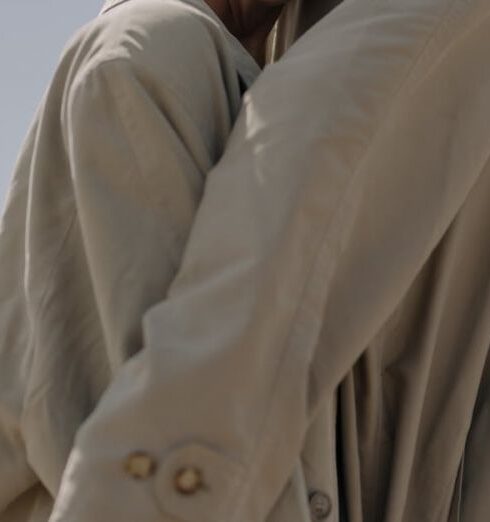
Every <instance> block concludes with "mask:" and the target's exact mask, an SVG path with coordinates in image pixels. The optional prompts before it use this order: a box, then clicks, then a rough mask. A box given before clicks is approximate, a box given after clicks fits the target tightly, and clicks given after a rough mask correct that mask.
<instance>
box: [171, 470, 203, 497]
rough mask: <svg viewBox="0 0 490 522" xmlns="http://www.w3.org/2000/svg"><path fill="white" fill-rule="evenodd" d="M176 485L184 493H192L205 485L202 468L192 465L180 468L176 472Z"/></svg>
mask: <svg viewBox="0 0 490 522" xmlns="http://www.w3.org/2000/svg"><path fill="white" fill-rule="evenodd" d="M174 486H175V489H176V490H177V491H178V492H179V493H181V494H182V495H192V494H193V493H195V492H196V491H197V490H198V489H200V488H201V487H202V486H203V481H202V473H201V470H200V469H198V468H195V467H191V466H189V467H185V468H180V469H179V470H178V471H177V472H176V473H175V476H174Z"/></svg>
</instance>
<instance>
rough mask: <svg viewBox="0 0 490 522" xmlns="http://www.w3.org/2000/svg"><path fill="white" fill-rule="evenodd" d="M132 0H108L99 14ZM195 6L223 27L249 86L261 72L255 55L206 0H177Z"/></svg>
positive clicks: (241, 73)
mask: <svg viewBox="0 0 490 522" xmlns="http://www.w3.org/2000/svg"><path fill="white" fill-rule="evenodd" d="M129 1H131V0H106V1H105V3H104V5H103V7H102V9H101V11H100V13H99V15H102V14H104V13H106V12H107V11H109V10H110V9H112V8H113V7H116V6H117V5H120V4H123V3H125V2H129ZM132 1H136V0H132ZM175 1H178V2H182V3H184V4H188V5H191V6H193V7H194V8H195V9H197V10H198V11H201V12H203V13H205V14H206V15H207V16H209V17H210V18H212V19H213V20H214V21H215V22H216V23H217V24H218V25H219V26H220V27H221V29H222V31H223V33H224V35H225V37H226V39H227V40H228V43H229V44H230V47H231V51H232V54H233V59H234V60H235V63H236V67H237V71H238V73H239V74H240V76H241V77H242V78H243V80H244V81H245V84H246V86H247V88H248V87H250V86H251V85H252V83H253V82H254V81H255V79H256V78H257V76H258V75H259V73H260V70H261V69H260V67H259V65H258V64H257V62H256V61H255V59H254V58H253V56H252V55H251V54H250V53H249V52H248V51H247V50H246V49H245V47H243V45H242V44H241V43H240V41H239V40H238V39H237V38H235V37H234V36H233V35H232V34H231V33H230V32H229V31H228V29H227V28H226V27H225V25H224V24H223V22H222V21H221V19H220V18H219V17H218V15H217V14H216V13H215V12H214V11H213V10H212V9H211V8H210V7H209V5H208V4H207V3H206V2H205V1H204V0H175Z"/></svg>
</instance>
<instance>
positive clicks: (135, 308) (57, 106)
mask: <svg viewBox="0 0 490 522" xmlns="http://www.w3.org/2000/svg"><path fill="white" fill-rule="evenodd" d="M259 72H260V68H259V66H258V65H257V64H256V63H255V61H254V60H253V58H252V57H251V56H250V55H249V54H248V52H247V51H245V49H244V48H243V47H242V45H241V44H240V43H239V42H238V40H236V39H235V38H234V37H233V36H232V35H231V34H230V33H229V32H228V31H227V30H226V29H225V27H224V26H223V24H222V23H221V21H220V20H219V19H218V18H217V16H215V14H214V12H213V11H212V10H211V9H210V8H209V7H208V6H207V5H206V4H205V3H204V2H202V1H200V0H132V1H127V2H121V1H119V2H114V1H113V2H107V3H106V5H105V6H104V8H103V10H102V13H101V14H100V16H98V17H97V18H96V19H95V20H93V21H92V22H90V23H89V24H88V25H86V26H85V27H83V28H82V29H81V30H80V31H79V32H78V33H77V34H76V35H75V36H74V37H73V38H72V40H71V41H70V42H69V43H68V45H67V46H66V48H65V50H64V51H63V53H62V56H61V59H60V62H59V66H58V68H57V71H56V73H55V76H54V78H53V80H52V82H51V84H50V85H49V88H48V89H47V92H46V94H45V96H44V99H43V100H42V103H41V104H40V107H39V110H38V113H37V115H36V117H35V121H34V123H33V125H32V128H31V130H30V133H29V136H28V137H27V140H26V141H25V144H24V146H23V149H22V152H21V156H20V159H19V161H18V163H17V166H16V169H15V172H14V174H13V177H12V181H11V187H10V190H9V193H8V195H7V201H6V206H5V209H4V213H3V216H2V221H1V230H0V267H1V270H0V521H1V522H46V521H47V520H48V517H49V514H50V511H51V509H52V504H53V498H54V497H55V496H56V493H57V491H58V488H59V483H60V480H61V474H62V471H63V468H64V466H65V464H66V459H67V457H68V454H69V451H70V449H71V446H72V444H73V438H74V435H75V433H76V430H77V429H78V428H79V426H80V425H81V424H82V423H83V421H84V419H85V418H86V417H87V415H88V414H89V413H90V412H91V411H92V410H93V408H94V406H95V405H96V403H97V401H98V399H99V397H100V395H101V394H102V392H103V390H104V389H105V388H106V387H107V385H108V384H109V382H110V381H111V380H112V378H113V376H114V375H115V374H117V372H118V370H119V368H120V366H121V365H122V364H123V363H124V361H125V360H126V359H128V358H129V357H130V356H131V355H132V354H134V353H135V352H136V351H137V350H139V349H140V347H141V346H142V340H141V335H142V334H141V317H142V315H143V313H144V312H145V311H146V310H147V309H148V308H149V307H151V306H152V305H154V304H155V303H157V302H159V301H161V300H162V299H163V298H164V297H165V294H166V291H167V288H168V286H169V284H170V281H171V280H172V279H173V277H174V275H175V272H176V270H177V267H178V266H179V263H180V256H181V252H182V249H183V246H184V244H185V241H186V238H187V235H188V231H189V228H190V226H191V224H192V221H193V219H194V215H195V211H196V208H197V205H198V202H199V200H200V198H201V195H202V191H203V187H204V181H205V177H206V173H207V172H208V171H209V170H210V168H211V167H212V166H213V165H214V164H215V163H216V161H217V159H218V158H219V157H220V156H221V154H222V151H223V149H224V146H225V143H226V140H227V138H228V135H229V133H230V130H231V127H232V123H233V121H234V120H235V118H236V116H237V113H238V110H239V108H240V105H241V92H240V91H241V89H240V83H241V82H240V78H241V81H242V83H243V84H244V85H245V86H247V85H250V84H251V83H252V82H253V80H254V79H255V78H256V76H257V74H258V73H259ZM237 73H238V75H239V77H238V76H237Z"/></svg>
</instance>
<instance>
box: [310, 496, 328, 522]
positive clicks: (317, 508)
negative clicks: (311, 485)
mask: <svg viewBox="0 0 490 522" xmlns="http://www.w3.org/2000/svg"><path fill="white" fill-rule="evenodd" d="M309 501H310V513H311V518H312V520H314V521H315V522H316V521H318V520H325V519H326V518H327V517H328V515H330V512H331V511H332V501H331V500H330V497H329V496H328V495H327V494H326V493H323V491H318V490H316V491H312V492H311V493H310V495H309Z"/></svg>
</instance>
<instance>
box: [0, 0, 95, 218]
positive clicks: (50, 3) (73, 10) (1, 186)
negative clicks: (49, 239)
mask: <svg viewBox="0 0 490 522" xmlns="http://www.w3.org/2000/svg"><path fill="white" fill-rule="evenodd" d="M103 3H104V0H0V9H1V15H0V206H1V207H2V208H3V205H4V203H5V196H6V193H7V188H8V185H9V182H10V179H11V176H12V172H13V168H14V165H15V162H16V159H17V156H18V153H19V151H20V147H21V145H22V142H23V141H24V138H25V136H26V134H27V131H28V129H29V126H30V124H31V122H32V120H33V117H34V113H35V112H36V109H37V107H38V105H39V103H40V101H41V98H42V96H43V94H44V92H45V90H46V88H47V86H48V84H49V81H50V79H51V77H52V75H53V73H54V70H55V68H56V65H57V63H58V60H59V57H60V55H61V51H62V50H63V47H64V46H65V44H66V43H67V41H68V39H69V38H70V37H71V35H72V34H73V33H74V32H75V31H76V30H77V29H78V28H79V27H81V26H82V25H83V24H85V23H86V22H87V21H89V20H90V19H91V18H93V17H95V16H97V14H98V13H99V11H100V9H101V7H102V5H103Z"/></svg>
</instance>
